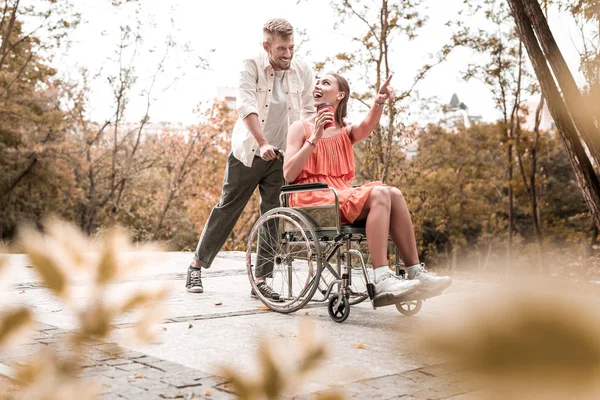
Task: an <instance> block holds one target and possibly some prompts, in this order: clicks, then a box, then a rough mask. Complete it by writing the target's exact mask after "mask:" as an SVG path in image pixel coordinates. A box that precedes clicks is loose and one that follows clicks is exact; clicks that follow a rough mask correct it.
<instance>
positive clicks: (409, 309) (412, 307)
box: [396, 299, 423, 317]
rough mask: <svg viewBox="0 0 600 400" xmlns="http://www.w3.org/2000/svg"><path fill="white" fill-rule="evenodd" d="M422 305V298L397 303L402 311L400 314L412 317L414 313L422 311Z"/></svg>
mask: <svg viewBox="0 0 600 400" xmlns="http://www.w3.org/2000/svg"><path fill="white" fill-rule="evenodd" d="M422 306H423V300H421V299H418V300H409V301H403V302H401V303H396V309H397V310H398V311H400V314H402V315H406V316H407V317H412V316H413V315H415V314H416V313H418V312H419V311H421V307H422Z"/></svg>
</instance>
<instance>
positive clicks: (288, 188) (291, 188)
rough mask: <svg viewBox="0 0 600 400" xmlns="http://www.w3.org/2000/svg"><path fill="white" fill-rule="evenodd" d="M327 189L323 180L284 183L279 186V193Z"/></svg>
mask: <svg viewBox="0 0 600 400" xmlns="http://www.w3.org/2000/svg"><path fill="white" fill-rule="evenodd" d="M320 189H329V186H328V185H327V184H326V183H325V182H313V183H299V184H293V185H284V186H282V187H281V193H290V192H300V191H302V192H304V191H309V190H320Z"/></svg>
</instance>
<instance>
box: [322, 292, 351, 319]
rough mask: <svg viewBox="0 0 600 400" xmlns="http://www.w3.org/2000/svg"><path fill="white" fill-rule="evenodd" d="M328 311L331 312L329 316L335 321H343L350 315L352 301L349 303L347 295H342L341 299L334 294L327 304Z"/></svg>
mask: <svg viewBox="0 0 600 400" xmlns="http://www.w3.org/2000/svg"><path fill="white" fill-rule="evenodd" d="M327 311H328V312H329V318H331V319H332V320H334V321H335V322H338V323H342V322H344V321H345V320H347V319H348V316H349V315H350V303H348V299H347V298H345V297H342V300H341V301H340V300H339V299H338V296H332V297H331V298H330V299H329V303H328V304H327Z"/></svg>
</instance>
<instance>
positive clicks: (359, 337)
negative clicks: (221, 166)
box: [0, 252, 493, 400]
mask: <svg viewBox="0 0 600 400" xmlns="http://www.w3.org/2000/svg"><path fill="white" fill-rule="evenodd" d="M157 256H158V255H157ZM161 256H163V257H162V260H161V261H160V262H156V263H155V264H154V265H152V266H151V267H150V268H149V269H147V270H145V271H144V272H143V273H141V274H140V275H137V276H135V277H133V278H130V279H128V280H126V281H124V282H121V283H119V284H116V285H113V287H111V291H110V297H109V298H111V299H112V300H116V299H120V298H123V297H124V296H126V295H127V293H128V292H130V291H131V289H132V288H133V287H138V286H140V285H143V286H145V287H148V286H149V285H154V284H158V283H160V284H164V283H166V284H168V285H171V287H172V291H171V295H170V297H169V298H168V300H167V307H168V311H169V313H168V315H166V318H165V319H164V321H163V322H162V323H161V324H160V326H159V327H158V336H157V340H156V341H155V342H154V343H152V344H149V345H140V344H131V343H130V341H129V340H128V338H129V337H131V334H132V331H133V329H134V328H133V327H132V322H133V321H134V316H133V315H126V316H125V317H123V318H121V319H119V320H118V321H117V322H116V324H115V328H116V330H115V334H114V335H113V337H111V338H110V341H108V342H100V341H95V342H92V343H90V345H89V346H88V350H87V351H86V352H85V354H84V357H85V362H84V365H85V368H84V369H83V371H82V372H81V376H82V377H93V378H95V379H97V380H98V382H100V383H101V384H102V385H103V386H102V387H103V394H102V396H101V398H102V399H116V398H125V399H133V398H135V399H165V398H167V399H168V398H182V396H183V397H185V396H187V397H185V398H191V396H192V395H193V396H196V397H194V398H207V399H233V398H235V393H234V392H233V390H232V389H231V387H230V386H229V385H228V382H226V381H225V380H224V379H223V378H221V377H219V373H220V367H221V366H229V367H233V368H235V369H236V370H238V371H241V372H242V373H244V374H245V375H246V376H252V374H255V373H256V370H257V357H256V352H257V349H258V343H259V342H258V341H259V339H260V338H263V339H266V340H268V341H270V342H271V343H272V344H273V345H275V346H279V347H278V348H280V349H282V350H281V357H283V356H285V355H286V353H289V352H290V351H292V350H291V349H293V344H294V343H295V341H296V340H297V335H298V330H299V326H300V324H301V323H302V321H303V320H304V319H306V318H309V319H310V320H311V321H312V322H313V325H314V326H315V327H316V329H317V331H318V332H319V334H320V336H321V337H322V340H324V341H326V342H327V349H328V351H329V357H328V358H327V359H326V360H325V361H324V363H323V368H321V369H320V370H319V371H318V372H317V373H315V374H313V375H311V376H310V377H309V379H308V382H307V383H306V384H305V385H304V386H302V388H301V391H300V393H299V394H298V395H297V396H296V398H297V399H303V398H309V394H310V393H315V392H320V391H323V390H327V389H331V388H334V389H335V388H337V389H341V390H343V391H344V392H345V393H346V395H347V396H348V398H351V399H365V398H373V399H390V398H402V399H405V400H407V399H454V400H468V399H476V398H483V396H484V393H483V392H481V391H479V388H478V387H477V385H475V384H473V383H472V382H470V381H469V379H468V378H469V377H468V375H469V374H468V373H466V372H465V371H460V370H457V369H456V368H455V367H452V366H449V365H447V364H445V363H444V362H443V360H440V359H437V358H436V357H433V356H431V355H429V354H428V353H427V352H425V351H424V350H423V349H421V348H420V345H419V340H418V339H419V336H420V334H421V332H423V331H424V330H426V329H428V327H429V326H430V324H431V323H432V322H435V321H436V320H437V319H438V318H439V317H440V316H442V315H443V314H444V313H446V312H447V310H449V309H455V308H458V309H460V307H461V305H462V304H464V303H465V302H468V301H472V300H477V299H479V298H481V296H483V295H485V294H486V293H487V292H488V291H489V290H490V288H491V287H492V286H493V285H492V284H490V283H485V282H474V281H466V280H457V281H455V283H454V284H453V286H452V287H451V288H449V289H448V290H447V293H445V294H444V295H442V296H439V297H436V298H433V299H430V300H428V301H426V302H425V303H424V305H423V308H422V310H421V311H420V312H419V313H418V314H417V315H415V316H413V317H405V316H402V315H401V314H400V313H398V311H397V310H396V309H395V307H393V306H392V307H382V308H379V309H377V310H373V309H372V307H371V306H370V303H369V302H364V303H362V304H359V305H357V306H353V307H352V308H351V313H350V317H349V319H348V320H347V321H346V322H344V323H343V324H337V323H335V322H333V321H331V320H330V318H329V317H328V314H327V310H326V308H325V307H324V306H323V305H316V306H313V307H310V308H306V309H303V310H300V311H298V312H296V313H293V314H278V313H274V312H270V311H264V310H261V309H259V306H261V305H262V303H261V302H260V301H259V300H256V299H251V298H250V296H249V291H250V286H249V283H248V278H247V274H246V271H245V268H244V262H245V254H244V253H241V252H231V253H220V254H219V257H217V259H216V260H215V263H214V265H213V267H212V268H211V269H209V270H204V271H203V283H204V287H205V293H203V294H189V293H187V292H186V291H185V288H184V284H185V271H186V268H187V265H188V263H189V260H190V259H191V253H163V254H161ZM10 264H11V265H12V266H13V267H14V269H15V274H14V276H13V281H12V286H10V289H9V291H8V292H6V293H0V304H3V305H17V304H29V305H31V306H32V307H33V309H34V312H35V313H36V315H37V319H38V320H39V321H40V322H41V323H40V324H39V325H38V327H37V330H36V332H34V333H32V334H31V335H30V337H29V341H28V342H27V343H25V344H23V345H22V346H19V347H18V348H17V349H14V350H11V351H8V352H3V353H0V363H1V364H4V365H15V364H16V363H19V362H23V361H25V359H26V358H27V357H29V356H32V355H34V354H37V353H38V352H39V351H41V350H43V349H45V348H48V346H52V345H54V344H55V343H57V342H59V341H60V339H61V338H62V337H64V335H66V334H69V332H70V331H71V330H72V329H74V327H75V326H76V325H75V319H74V317H73V316H72V315H69V313H68V312H67V310H66V309H65V307H64V306H63V305H62V304H61V303H60V302H59V301H58V300H57V299H55V298H54V297H53V296H52V295H51V294H50V293H49V291H48V290H46V289H45V288H44V287H43V285H42V284H41V283H40V281H39V279H38V278H37V276H36V275H35V274H34V273H33V270H32V269H31V268H26V267H25V266H26V265H27V264H28V261H27V259H26V258H25V257H23V256H20V255H14V256H11V258H10ZM75 282H76V284H75V286H74V294H75V297H76V301H81V302H84V301H85V300H86V293H85V291H84V284H85V282H84V281H81V280H77V278H75ZM358 344H361V345H363V347H364V348H358V347H360V346H357V345H358Z"/></svg>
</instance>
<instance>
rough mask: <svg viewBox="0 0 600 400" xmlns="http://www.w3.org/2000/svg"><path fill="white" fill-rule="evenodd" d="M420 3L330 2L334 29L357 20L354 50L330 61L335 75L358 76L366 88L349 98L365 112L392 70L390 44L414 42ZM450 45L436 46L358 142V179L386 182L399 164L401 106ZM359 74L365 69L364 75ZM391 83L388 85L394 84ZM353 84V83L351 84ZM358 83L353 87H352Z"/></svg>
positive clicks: (393, 56) (393, 57) (421, 22)
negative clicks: (336, 17)
mask: <svg viewBox="0 0 600 400" xmlns="http://www.w3.org/2000/svg"><path fill="white" fill-rule="evenodd" d="M421 3H422V1H421V0H397V1H394V0H380V1H378V2H377V4H376V5H374V4H373V3H372V2H366V1H361V0H354V1H350V0H340V1H333V2H332V3H331V4H332V7H333V9H334V10H335V11H336V13H337V14H338V15H339V17H340V20H339V22H338V23H337V24H336V26H339V25H341V24H343V23H345V22H347V21H356V22H358V26H362V29H361V30H353V33H352V34H353V37H352V40H353V41H354V42H356V43H357V44H358V46H357V50H356V52H352V53H339V54H337V55H336V56H335V57H333V60H329V61H333V62H334V63H335V64H337V65H340V68H339V70H340V72H342V73H343V72H344V71H350V70H353V71H360V75H359V76H363V77H364V78H363V80H362V82H361V83H363V84H365V87H366V90H364V91H362V92H361V91H356V89H355V90H354V92H353V94H352V98H353V99H354V100H355V101H356V102H358V103H360V104H361V105H362V106H364V107H366V108H367V109H368V108H370V107H371V105H372V98H373V95H374V93H376V92H377V90H379V87H380V85H381V84H382V83H383V81H385V79H386V78H387V77H388V76H389V75H390V74H392V73H393V72H394V63H393V61H392V60H396V59H398V58H397V54H394V53H392V47H391V43H392V42H393V41H394V40H399V39H401V38H403V39H408V40H411V39H414V38H415V37H416V36H417V32H418V30H419V28H421V27H422V26H423V25H424V24H425V22H426V17H424V16H422V15H421V14H420V13H419V7H420V5H421ZM452 47H453V44H452V43H450V44H447V45H444V46H442V47H441V49H440V50H439V52H438V53H437V54H436V55H435V56H433V57H432V62H431V63H430V64H425V65H424V66H423V67H421V68H420V70H419V71H417V73H416V74H415V77H414V80H413V83H412V85H411V86H410V87H409V88H407V89H405V90H404V91H401V92H399V93H397V96H396V100H395V101H394V102H393V103H389V107H388V108H387V109H386V111H385V117H383V118H382V123H381V124H380V125H379V126H378V127H377V128H375V130H374V131H373V133H372V134H371V135H370V136H369V138H368V139H367V140H366V141H365V142H364V144H362V147H363V148H362V149H360V153H361V154H362V157H361V159H360V160H359V164H360V166H361V168H360V169H359V173H360V178H362V179H364V180H381V181H383V182H386V181H387V180H388V178H389V175H390V173H391V168H392V166H393V165H395V164H397V163H398V162H399V161H400V160H401V156H400V155H399V154H398V152H394V151H393V150H394V149H395V148H396V146H395V143H394V142H395V141H398V140H399V138H400V137H401V136H402V135H403V133H405V129H404V127H403V126H402V124H401V123H399V115H400V113H401V112H402V110H403V106H402V102H403V101H405V100H406V99H407V98H408V97H409V96H410V95H411V93H412V92H413V90H414V88H415V86H416V85H417V84H418V83H419V82H420V81H421V80H422V79H424V77H425V76H426V75H427V73H428V72H429V71H430V70H431V69H432V68H433V67H434V66H436V65H438V64H440V63H442V62H443V61H444V60H445V59H446V57H447V56H448V54H449V53H450V51H451V49H452ZM325 65H326V63H318V64H317V66H316V69H317V70H321V69H323V68H324V67H325ZM363 71H368V72H367V74H364V72H363ZM393 84H394V83H393V81H392V85H393ZM353 85H354V84H353ZM356 86H359V85H358V82H357V84H356V85H355V87H356Z"/></svg>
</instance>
